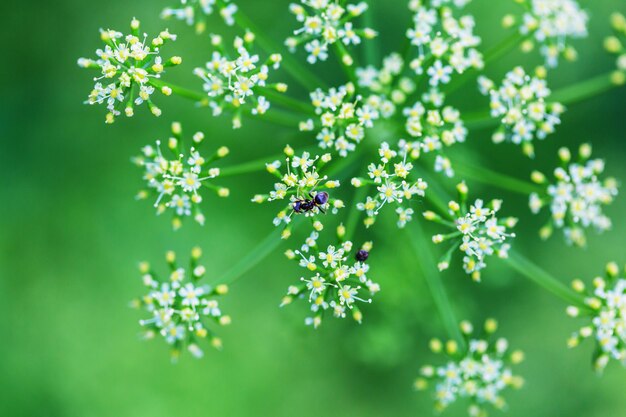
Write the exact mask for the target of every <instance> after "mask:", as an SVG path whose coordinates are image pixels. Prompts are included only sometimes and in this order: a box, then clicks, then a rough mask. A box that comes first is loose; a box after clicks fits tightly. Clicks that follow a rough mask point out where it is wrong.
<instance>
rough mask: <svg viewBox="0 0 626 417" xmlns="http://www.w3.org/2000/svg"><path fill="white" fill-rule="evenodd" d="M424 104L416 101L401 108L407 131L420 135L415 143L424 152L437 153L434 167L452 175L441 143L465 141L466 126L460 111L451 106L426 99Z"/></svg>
mask: <svg viewBox="0 0 626 417" xmlns="http://www.w3.org/2000/svg"><path fill="white" fill-rule="evenodd" d="M427 106H428V107H426V106H425V105H424V104H422V103H421V102H419V101H418V102H416V103H415V104H414V105H413V107H408V108H406V109H404V115H405V116H406V118H407V120H406V131H407V132H408V133H409V135H411V136H413V137H419V138H420V139H419V140H418V141H417V143H418V144H419V149H420V150H421V151H422V152H423V153H425V154H429V153H432V154H434V155H436V157H435V171H436V172H443V173H444V174H445V175H446V176H448V177H452V176H454V170H453V168H452V163H451V162H450V159H449V158H448V157H446V155H445V153H444V147H449V146H452V145H454V144H456V143H463V142H465V139H466V138H467V129H466V128H465V124H464V123H463V120H461V113H460V112H459V111H458V110H457V109H455V108H454V107H451V106H446V107H443V108H436V107H434V106H432V105H428V103H427Z"/></svg>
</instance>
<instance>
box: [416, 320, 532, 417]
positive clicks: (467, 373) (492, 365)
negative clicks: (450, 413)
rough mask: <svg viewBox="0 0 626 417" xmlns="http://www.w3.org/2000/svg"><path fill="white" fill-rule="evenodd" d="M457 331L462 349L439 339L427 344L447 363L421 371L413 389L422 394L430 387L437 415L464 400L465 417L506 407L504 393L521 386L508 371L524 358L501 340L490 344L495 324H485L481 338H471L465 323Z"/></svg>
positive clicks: (426, 367)
mask: <svg viewBox="0 0 626 417" xmlns="http://www.w3.org/2000/svg"><path fill="white" fill-rule="evenodd" d="M461 330H462V333H463V336H464V339H465V345H466V347H461V346H459V344H458V343H457V342H456V341H454V340H449V341H447V342H446V343H445V344H444V343H443V342H442V341H441V340H439V339H433V340H431V342H430V348H431V350H432V351H433V352H434V353H437V354H442V355H445V356H446V359H447V362H446V363H445V364H443V365H439V366H435V365H428V366H424V367H422V369H421V371H420V377H419V378H417V380H416V381H415V388H416V389H417V390H420V391H422V390H425V389H427V388H429V386H434V389H435V394H434V397H435V409H436V410H437V411H443V410H445V409H446V408H447V407H448V406H449V405H451V404H452V403H454V402H456V401H457V400H460V399H466V400H467V401H468V402H469V403H470V405H469V408H468V412H469V415H470V416H472V417H484V416H486V415H487V411H486V407H487V406H488V405H491V406H493V407H495V408H498V409H503V408H504V407H505V406H506V402H505V400H504V397H503V394H504V392H505V391H507V390H509V388H516V389H519V388H521V386H522V385H523V383H524V381H523V379H522V378H521V377H519V376H516V375H514V374H513V370H512V369H511V367H512V365H517V364H519V363H520V362H522V361H523V360H524V354H523V353H522V352H521V351H511V350H510V349H509V342H508V341H507V340H506V339H504V338H499V339H497V340H494V337H493V334H494V333H495V331H496V330H497V323H496V321H495V320H493V319H489V320H487V321H486V322H485V325H484V328H483V331H482V332H481V333H482V334H479V335H474V334H473V326H472V325H471V324H470V323H469V322H462V323H461Z"/></svg>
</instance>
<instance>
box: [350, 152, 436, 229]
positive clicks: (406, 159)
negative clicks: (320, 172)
mask: <svg viewBox="0 0 626 417" xmlns="http://www.w3.org/2000/svg"><path fill="white" fill-rule="evenodd" d="M378 155H379V157H380V159H379V161H380V162H378V161H377V162H376V163H371V164H369V166H368V167H367V170H368V176H369V178H353V179H352V185H353V186H354V187H357V188H359V187H363V186H368V185H373V186H375V187H376V191H377V192H376V194H375V195H374V196H373V197H371V196H368V197H367V199H366V200H365V201H364V202H359V203H358V204H357V206H356V207H357V209H358V210H361V211H364V212H365V213H366V215H367V217H366V218H365V220H364V224H365V225H366V226H367V227H369V226H371V225H373V224H374V222H375V221H376V216H377V215H378V213H379V212H380V210H381V209H382V208H383V207H384V206H385V205H387V204H389V205H393V206H395V207H396V213H397V214H398V227H400V228H402V227H404V226H405V225H406V223H407V222H409V221H411V219H412V216H413V213H414V211H413V209H412V208H410V207H408V205H409V204H410V202H411V200H412V199H413V198H414V197H415V196H418V197H424V195H425V193H426V189H427V188H428V183H426V181H424V180H422V179H421V178H414V175H412V173H413V168H414V166H413V163H412V162H411V160H415V159H417V157H419V144H418V143H415V142H407V141H406V140H400V142H399V143H398V150H395V149H392V148H391V147H390V146H389V144H388V143H387V142H383V143H382V144H381V146H380V148H379V149H378Z"/></svg>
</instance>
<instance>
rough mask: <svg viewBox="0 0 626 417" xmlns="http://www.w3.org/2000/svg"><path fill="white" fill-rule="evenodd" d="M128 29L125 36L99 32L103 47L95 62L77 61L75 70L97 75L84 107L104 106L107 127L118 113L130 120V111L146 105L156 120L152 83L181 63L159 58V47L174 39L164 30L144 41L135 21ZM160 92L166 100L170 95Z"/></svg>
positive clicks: (98, 52)
mask: <svg viewBox="0 0 626 417" xmlns="http://www.w3.org/2000/svg"><path fill="white" fill-rule="evenodd" d="M130 28H131V33H130V34H129V35H124V34H123V33H121V32H117V31H115V30H110V29H107V30H102V29H100V38H101V39H102V41H103V42H104V44H105V46H104V49H98V50H97V51H96V55H97V56H98V58H97V59H95V60H94V59H88V58H80V59H79V60H78V65H79V66H81V67H83V68H92V69H96V70H98V71H99V72H100V76H98V77H95V78H94V81H95V82H96V84H95V86H94V88H93V91H92V92H91V94H89V98H88V99H87V101H86V103H87V104H91V105H94V104H104V105H106V108H107V110H108V113H107V116H106V122H107V123H113V121H114V120H115V117H116V116H119V115H120V114H121V112H122V110H123V111H124V114H126V116H128V117H131V116H133V114H134V113H135V110H134V107H135V106H139V105H141V104H143V103H147V105H148V107H149V108H150V111H151V112H152V114H154V115H155V116H160V115H161V110H160V109H159V108H158V107H157V106H156V105H155V104H154V103H153V102H152V94H153V93H154V91H155V85H153V81H152V80H153V79H156V78H160V77H161V74H163V73H164V72H165V69H166V68H167V67H170V66H175V65H178V64H180V63H181V62H182V59H181V58H180V57H177V56H174V57H172V58H170V59H168V60H165V59H163V58H162V57H161V55H160V48H161V46H162V45H164V44H165V43H166V42H168V41H174V40H176V35H173V34H171V33H169V32H168V31H167V30H165V31H163V32H161V33H160V34H159V35H158V36H157V37H155V38H153V39H152V40H151V41H148V35H146V34H143V35H141V34H140V32H139V21H138V20H137V19H133V20H132V21H131V22H130ZM161 92H162V93H163V94H164V95H166V96H169V95H170V94H172V90H171V89H170V88H169V87H167V86H165V87H162V88H161Z"/></svg>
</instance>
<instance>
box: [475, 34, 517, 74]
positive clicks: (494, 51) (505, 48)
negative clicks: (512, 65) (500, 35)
mask: <svg viewBox="0 0 626 417" xmlns="http://www.w3.org/2000/svg"><path fill="white" fill-rule="evenodd" d="M523 39H524V35H522V34H521V33H519V32H515V33H513V34H511V35H509V37H507V38H504V39H503V40H502V42H500V43H499V44H497V45H496V46H494V47H492V48H491V49H489V50H488V51H487V52H485V55H483V61H484V62H485V66H487V64H488V63H490V62H491V61H493V60H494V59H498V58H500V57H501V56H502V55H504V54H506V53H507V52H509V51H510V50H512V49H513V48H515V47H516V46H517V45H519V43H520V42H521V41H522V40H523Z"/></svg>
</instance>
